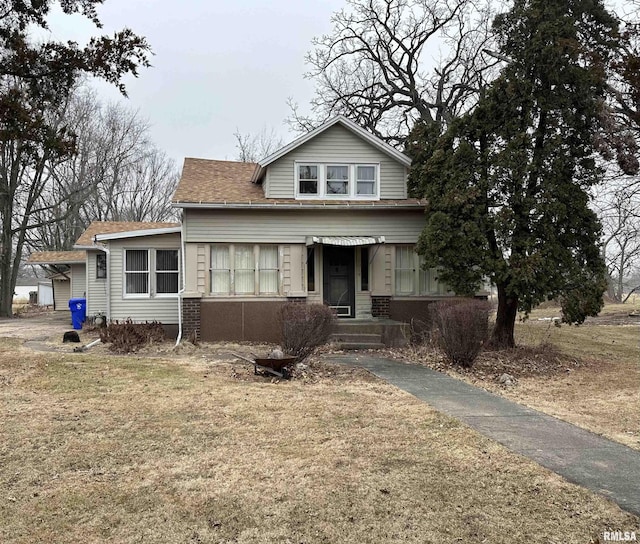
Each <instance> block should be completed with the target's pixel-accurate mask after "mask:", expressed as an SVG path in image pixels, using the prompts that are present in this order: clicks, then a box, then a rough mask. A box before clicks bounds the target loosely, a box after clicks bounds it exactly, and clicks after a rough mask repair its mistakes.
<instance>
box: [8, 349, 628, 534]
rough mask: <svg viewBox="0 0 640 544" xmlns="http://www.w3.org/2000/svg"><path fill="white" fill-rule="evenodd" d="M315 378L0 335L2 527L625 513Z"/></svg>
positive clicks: (181, 526) (319, 529) (399, 524)
mask: <svg viewBox="0 0 640 544" xmlns="http://www.w3.org/2000/svg"><path fill="white" fill-rule="evenodd" d="M174 357H178V356H177V355H174ZM315 376H316V379H308V380H297V381H295V380H294V381H291V382H279V383H273V382H272V381H271V380H270V379H254V378H253V377H252V376H251V373H250V370H249V369H248V368H247V367H246V365H245V366H243V365H233V364H230V363H229V362H216V361H214V360H209V359H207V358H202V357H201V356H200V355H198V354H197V353H194V354H191V356H190V357H189V358H188V359H187V358H183V359H175V360H173V361H166V360H158V359H155V360H149V359H145V358H142V357H113V356H107V355H105V354H97V355H92V354H91V353H89V354H59V353H46V354H44V353H41V354H35V353H33V352H30V351H28V350H26V349H23V348H20V347H19V343H18V341H17V340H0V384H1V385H0V403H1V409H0V519H1V520H2V523H0V541H2V542H11V543H25V544H26V543H29V544H32V543H39V542H43V543H44V542H46V543H50V542H82V543H91V542H119V543H120V542H124V543H134V542H219V543H223V542H224V543H231V542H233V543H274V542H280V543H294V542H295V543H299V542H304V543H316V542H329V543H334V542H336V543H337V542H340V543H343V542H354V543H367V542H371V543H381V542H400V541H401V542H421V543H422V542H438V543H440V542H444V543H447V542H471V543H473V542H492V543H500V542H505V543H506V542H509V543H512V542H540V543H551V542H563V543H565V542H576V543H583V542H589V541H595V540H596V539H597V538H598V535H599V534H600V533H602V531H604V530H607V529H608V528H612V529H623V530H630V529H635V528H637V527H638V519H637V518H635V517H633V516H631V515H628V514H626V513H624V512H622V511H620V510H619V509H618V508H617V507H616V506H615V505H613V504H612V503H610V502H608V501H606V500H605V499H603V498H601V497H598V496H595V495H594V494H592V493H590V492H588V491H586V490H584V489H581V488H578V487H576V486H574V485H571V484H569V483H567V482H565V481H563V480H562V479H561V478H560V477H558V476H556V475H554V474H552V473H550V472H548V471H546V470H544V469H542V468H541V467H539V466H538V465H536V464H534V463H531V462H529V461H527V460H525V459H523V458H521V457H519V456H516V455H514V454H511V453H509V452H508V451H507V450H506V449H505V448H503V447H501V446H499V445H498V444H496V443H494V442H492V441H490V440H488V439H485V438H483V437H481V436H479V435H478V434H476V433H474V432H472V431H471V430H469V429H468V428H467V427H465V426H463V425H462V424H460V423H458V422H457V421H455V420H453V419H451V418H448V417H444V416H442V415H439V414H438V413H436V412H434V411H433V410H431V409H430V408H429V407H428V406H426V405H425V404H423V403H420V402H419V401H417V400H416V399H415V398H413V397H411V396H410V395H408V394H405V393H403V392H401V391H399V390H397V389H395V388H393V387H391V386H389V385H387V384H384V383H382V382H379V381H378V380H376V379H373V378H371V377H368V379H363V378H364V375H363V374H361V373H358V372H351V371H345V370H341V369H339V368H336V369H334V370H332V369H331V367H326V368H325V369H324V373H322V374H320V375H318V374H316V375H315Z"/></svg>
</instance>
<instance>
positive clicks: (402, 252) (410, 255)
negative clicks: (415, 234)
mask: <svg viewBox="0 0 640 544" xmlns="http://www.w3.org/2000/svg"><path fill="white" fill-rule="evenodd" d="M416 256H417V255H416V253H415V252H414V251H413V247H411V246H396V293H398V294H405V295H406V294H412V293H413V280H414V276H415V274H414V272H415V265H414V260H415V259H414V257H416Z"/></svg>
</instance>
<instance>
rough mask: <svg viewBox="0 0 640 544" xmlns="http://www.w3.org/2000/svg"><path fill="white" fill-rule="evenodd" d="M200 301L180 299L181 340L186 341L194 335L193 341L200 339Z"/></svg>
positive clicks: (196, 299) (198, 299) (197, 299)
mask: <svg viewBox="0 0 640 544" xmlns="http://www.w3.org/2000/svg"><path fill="white" fill-rule="evenodd" d="M201 306H202V301H201V300H200V298H183V299H182V338H183V339H184V340H187V339H189V338H191V337H192V335H193V334H194V333H195V340H196V341H198V340H200V338H201V333H200V314H201V309H200V308H201Z"/></svg>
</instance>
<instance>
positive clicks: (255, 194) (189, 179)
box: [172, 157, 422, 208]
mask: <svg viewBox="0 0 640 544" xmlns="http://www.w3.org/2000/svg"><path fill="white" fill-rule="evenodd" d="M257 167H258V165H257V164H256V163H253V162H235V161H218V160H209V159H193V158H189V157H187V158H186V159H185V160H184V167H183V169H182V176H181V178H180V183H179V184H178V188H177V189H176V192H175V194H174V195H173V200H172V202H173V203H174V204H177V205H180V204H216V205H219V204H226V205H233V204H240V205H253V204H257V205H265V204H271V205H273V206H274V207H277V206H278V205H295V206H300V207H305V206H307V207H311V206H318V205H320V206H327V207H330V206H334V207H342V206H362V207H369V208H371V207H376V206H378V207H380V206H394V205H402V206H406V205H415V206H420V205H422V203H421V202H420V201H419V200H415V199H403V200H378V201H371V200H342V199H340V200H337V199H335V200H315V199H309V200H296V199H295V198H277V199H274V198H266V197H265V196H264V190H263V188H262V186H261V185H258V184H256V183H253V182H252V181H251V177H252V175H253V173H254V172H255V170H256V168H257Z"/></svg>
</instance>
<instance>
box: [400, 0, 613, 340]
mask: <svg viewBox="0 0 640 544" xmlns="http://www.w3.org/2000/svg"><path fill="white" fill-rule="evenodd" d="M494 31H495V32H496V34H497V36H498V39H499V43H500V45H501V47H500V54H501V56H502V58H507V59H509V60H508V62H506V63H505V66H504V68H503V70H502V72H501V74H500V76H499V77H498V78H497V79H496V80H495V81H494V82H493V83H491V84H490V85H489V86H488V87H487V88H486V89H485V90H484V92H483V94H482V96H481V98H480V100H479V104H478V106H477V107H476V108H475V109H474V110H473V111H472V112H470V113H468V114H467V115H465V116H463V117H461V118H459V119H457V120H456V121H455V122H454V123H453V124H452V126H451V127H450V129H449V130H448V131H447V133H446V134H445V135H444V136H442V137H441V138H440V139H439V140H438V142H437V143H436V145H435V146H434V149H435V150H434V152H433V153H430V154H429V156H428V158H426V159H425V158H424V154H423V157H422V159H423V160H420V155H419V153H417V152H416V151H417V150H419V149H421V148H423V147H425V146H426V147H430V146H433V144H432V142H431V141H430V140H429V139H428V138H424V137H423V136H422V135H423V134H425V133H426V134H429V133H430V131H429V130H428V127H424V126H421V125H418V126H416V127H415V129H414V132H413V134H412V138H410V142H411V145H410V148H409V152H413V154H414V157H415V158H416V160H415V161H414V166H413V168H412V172H411V176H410V186H411V187H413V188H414V192H415V194H416V196H421V197H424V198H426V199H427V200H428V202H429V204H428V214H427V222H426V226H425V228H424V231H423V233H422V235H421V238H420V241H419V244H418V251H419V252H420V253H421V254H423V255H424V257H425V266H427V267H434V266H436V267H439V268H440V269H441V273H440V279H441V280H443V281H444V282H446V283H447V284H449V285H451V286H452V287H453V289H454V290H455V291H456V292H457V293H458V294H466V295H469V294H472V293H474V292H475V291H476V290H477V287H478V285H479V282H480V281H481V280H482V279H483V278H488V279H490V280H491V281H492V282H493V283H494V284H495V285H496V286H497V290H498V312H497V318H496V325H495V328H494V331H493V335H492V343H493V344H494V345H495V346H496V347H510V346H513V345H514V325H515V319H516V316H517V312H518V311H524V312H525V313H528V312H529V311H530V310H531V309H532V308H534V307H535V306H536V305H538V304H539V303H541V302H543V301H544V300H548V299H559V300H560V301H561V303H562V309H563V320H564V321H565V322H568V323H581V322H583V321H584V319H585V318H586V317H587V316H590V315H596V314H597V313H598V312H599V310H600V309H601V308H602V295H603V293H604V291H605V288H606V281H605V266H604V263H603V261H602V259H601V256H600V252H599V247H598V244H599V235H600V224H599V222H598V219H597V217H596V215H595V213H594V212H593V211H592V210H591V209H590V208H589V190H590V188H591V187H592V186H593V185H594V184H596V183H597V182H598V181H599V180H600V177H601V174H602V172H601V171H600V169H599V168H598V166H597V163H596V157H595V147H594V142H593V135H594V134H595V133H596V132H597V123H598V119H599V111H600V108H601V105H602V100H603V97H604V94H605V84H606V68H607V66H608V63H609V61H610V57H611V55H612V54H613V53H614V52H615V48H616V32H617V26H616V21H615V19H614V18H613V17H612V16H611V15H610V14H609V13H608V12H607V11H606V9H605V8H604V6H603V4H602V2H600V1H599V0H545V1H542V0H516V1H515V2H514V5H513V8H512V9H511V10H510V11H509V12H507V13H505V14H503V15H501V16H499V17H497V18H496V20H495V22H494Z"/></svg>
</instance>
